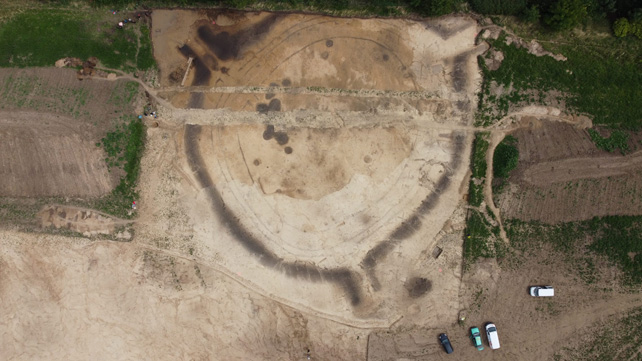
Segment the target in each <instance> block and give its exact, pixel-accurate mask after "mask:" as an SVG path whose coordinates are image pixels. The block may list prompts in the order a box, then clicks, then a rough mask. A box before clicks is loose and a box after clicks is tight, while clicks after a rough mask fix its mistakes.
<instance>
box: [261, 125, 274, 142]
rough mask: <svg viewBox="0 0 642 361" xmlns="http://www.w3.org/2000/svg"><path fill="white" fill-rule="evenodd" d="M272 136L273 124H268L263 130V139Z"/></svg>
mask: <svg viewBox="0 0 642 361" xmlns="http://www.w3.org/2000/svg"><path fill="white" fill-rule="evenodd" d="M272 138H274V125H268V126H267V127H265V131H264V132H263V139H265V140H270V139H272Z"/></svg>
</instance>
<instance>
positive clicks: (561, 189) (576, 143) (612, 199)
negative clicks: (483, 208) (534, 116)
mask: <svg viewBox="0 0 642 361" xmlns="http://www.w3.org/2000/svg"><path fill="white" fill-rule="evenodd" d="M513 135H514V136H515V137H516V138H517V139H518V147H519V151H520V158H519V165H518V169H516V170H515V171H514V172H513V174H512V175H511V178H510V180H509V181H510V184H509V185H508V186H507V187H506V189H505V190H504V191H503V192H502V193H501V194H500V195H499V196H497V198H496V199H497V204H498V206H499V207H500V208H501V210H502V215H503V217H504V218H518V219H521V220H525V221H530V220H537V221H542V222H546V223H557V222H569V221H578V220H585V219H590V218H592V217H595V216H606V215H638V214H640V210H641V209H642V179H641V177H642V154H641V153H640V152H639V151H637V152H633V153H630V154H627V155H621V154H620V153H617V152H616V153H608V152H606V151H602V150H599V149H597V147H596V146H595V144H593V142H592V141H591V140H590V138H589V136H588V134H587V133H586V131H585V130H582V129H578V128H576V127H573V126H572V125H570V124H563V123H554V122H537V123H536V125H535V126H534V127H532V128H527V129H521V130H518V131H516V132H514V133H513Z"/></svg>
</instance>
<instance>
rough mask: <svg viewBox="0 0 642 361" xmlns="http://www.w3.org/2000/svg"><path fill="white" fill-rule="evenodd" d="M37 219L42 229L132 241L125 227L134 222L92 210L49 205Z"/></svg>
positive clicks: (41, 211)
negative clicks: (64, 230) (63, 230)
mask: <svg viewBox="0 0 642 361" xmlns="http://www.w3.org/2000/svg"><path fill="white" fill-rule="evenodd" d="M36 217H37V218H38V225H39V226H40V227H42V228H47V227H54V228H56V229H60V228H64V229H68V230H70V231H73V232H78V233H82V235H83V236H85V237H91V236H95V235H98V234H113V235H114V236H115V238H116V239H117V240H129V239H131V234H130V233H129V231H127V230H125V229H124V227H125V226H127V225H130V224H132V223H133V222H134V221H130V220H122V219H117V218H115V217H112V216H110V215H107V214H103V213H100V212H96V211H95V210H92V209H86V208H80V207H72V206H64V205H47V206H46V207H44V208H43V209H42V210H40V212H38V214H37V215H36ZM119 228H123V229H122V230H120V229H119Z"/></svg>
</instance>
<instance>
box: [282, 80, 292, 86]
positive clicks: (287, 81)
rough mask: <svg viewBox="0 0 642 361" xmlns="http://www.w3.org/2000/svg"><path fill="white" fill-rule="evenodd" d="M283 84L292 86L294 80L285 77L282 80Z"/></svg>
mask: <svg viewBox="0 0 642 361" xmlns="http://www.w3.org/2000/svg"><path fill="white" fill-rule="evenodd" d="M281 84H282V85H283V86H290V85H292V81H291V80H290V79H288V78H285V79H283V81H281Z"/></svg>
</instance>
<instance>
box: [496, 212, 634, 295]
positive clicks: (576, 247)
mask: <svg viewBox="0 0 642 361" xmlns="http://www.w3.org/2000/svg"><path fill="white" fill-rule="evenodd" d="M504 226H505V229H506V234H507V236H508V238H509V239H510V241H511V246H512V247H513V248H515V249H517V250H519V251H521V252H526V253H527V252H529V251H531V250H535V249H538V248H539V245H540V244H549V245H551V246H552V247H553V249H554V250H555V251H558V253H560V254H562V255H564V256H565V258H566V261H567V263H568V264H569V266H570V267H572V268H573V269H575V270H577V271H578V272H579V274H580V277H581V278H582V279H583V280H584V281H585V282H586V283H594V282H595V281H597V280H598V279H599V274H598V273H597V271H596V267H595V259H596V257H600V256H604V257H605V258H606V259H608V260H609V261H610V262H612V263H613V264H614V265H617V266H618V268H619V269H620V270H621V271H622V272H623V278H622V279H621V284H622V285H623V286H625V287H639V285H642V216H607V217H601V218H600V217H595V218H593V219H591V220H588V221H582V222H569V223H562V224H557V225H547V224H543V223H540V222H523V221H520V220H516V219H509V220H505V221H504Z"/></svg>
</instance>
